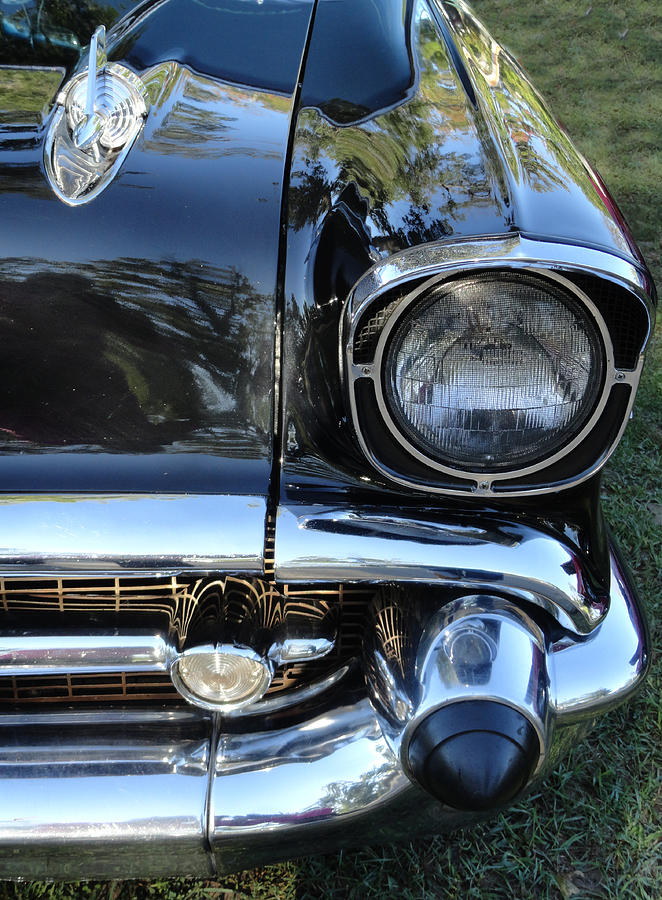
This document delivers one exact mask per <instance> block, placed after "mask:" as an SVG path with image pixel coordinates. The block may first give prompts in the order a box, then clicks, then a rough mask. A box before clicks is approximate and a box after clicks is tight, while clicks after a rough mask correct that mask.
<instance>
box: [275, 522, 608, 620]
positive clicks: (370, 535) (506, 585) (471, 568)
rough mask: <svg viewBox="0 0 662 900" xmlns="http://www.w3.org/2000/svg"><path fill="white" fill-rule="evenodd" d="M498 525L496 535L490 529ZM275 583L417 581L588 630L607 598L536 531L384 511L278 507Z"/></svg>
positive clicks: (553, 542)
mask: <svg viewBox="0 0 662 900" xmlns="http://www.w3.org/2000/svg"><path fill="white" fill-rule="evenodd" d="M490 528H491V529H492V530H491V531H490V530H489V529H490ZM274 570H275V577H276V580H277V581H281V582H286V583H295V582H303V583H312V582H335V581H339V582H347V581H352V582H369V583H370V582H373V583H385V582H389V583H393V582H396V583H418V584H431V585H437V586H439V587H449V586H450V587H460V588H462V589H463V590H464V591H466V592H471V591H477V592H489V591H490V590H492V591H500V592H503V591H506V592H508V593H509V594H512V595H515V596H518V597H520V598H521V599H525V600H528V601H529V602H532V603H535V604H537V605H538V606H541V607H543V608H544V609H546V610H547V611H548V612H549V613H551V615H552V616H554V617H555V618H556V619H557V620H558V621H559V622H560V624H561V625H563V626H564V627H565V628H569V629H570V630H572V631H574V632H576V633H579V634H587V633H588V632H590V631H592V630H593V628H595V627H596V625H597V624H598V623H599V622H600V620H601V619H602V617H603V616H604V614H605V612H606V610H607V606H608V597H607V594H606V592H605V594H604V595H602V596H593V597H591V596H588V595H587V587H586V584H585V577H584V576H585V573H582V572H580V571H578V567H577V558H576V556H575V555H574V554H573V553H572V551H571V550H570V548H567V547H565V546H563V545H562V544H561V543H559V541H558V540H556V539H555V538H553V537H551V536H550V535H547V534H545V533H544V532H540V531H537V530H535V529H533V528H531V527H527V526H523V525H519V524H516V523H513V524H512V525H510V526H508V527H507V528H506V527H502V528H500V527H499V526H498V524H497V523H492V522H490V521H489V520H485V521H483V520H481V521H477V522H476V524H475V526H473V527H471V526H465V525H458V524H452V523H448V522H439V521H435V520H434V519H432V518H430V519H426V518H424V517H423V516H417V517H416V518H407V517H405V515H402V514H398V513H396V512H386V511H384V510H378V509H362V510H356V509H351V508H348V507H324V506H321V505H319V506H306V505H303V504H302V505H298V504H297V505H295V504H291V505H289V506H281V507H279V509H278V515H277V518H276V545H275V558H274Z"/></svg>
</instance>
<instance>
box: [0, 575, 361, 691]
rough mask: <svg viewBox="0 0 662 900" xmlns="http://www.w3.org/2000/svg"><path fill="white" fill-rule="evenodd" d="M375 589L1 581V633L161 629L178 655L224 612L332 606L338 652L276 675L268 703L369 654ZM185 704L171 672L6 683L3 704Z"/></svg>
mask: <svg viewBox="0 0 662 900" xmlns="http://www.w3.org/2000/svg"><path fill="white" fill-rule="evenodd" d="M373 594H374V588H364V587H357V586H349V587H348V586H344V585H338V584H335V585H327V586H320V585H315V586H302V585H296V586H294V585H292V586H290V585H276V583H275V582H274V581H273V580H260V579H242V578H236V577H233V576H223V577H219V578H204V579H201V578H200V579H186V578H179V577H176V576H172V577H156V578H153V579H150V580H144V579H138V578H124V577H118V578H97V579H89V578H86V579H83V578H16V579H14V578H11V579H8V578H5V579H0V632H1V631H12V630H21V629H23V630H25V631H39V630H42V631H49V630H51V631H54V632H58V631H59V632H68V633H75V632H77V631H78V632H80V633H84V632H85V630H90V631H92V630H95V629H102V628H104V629H105V628H112V627H116V628H120V629H121V628H128V627H130V628H141V629H144V628H150V629H151V628H154V629H155V630H158V631H163V632H165V633H167V634H168V636H169V637H170V639H171V640H172V641H173V643H175V644H176V646H177V647H178V648H179V649H184V648H185V647H186V646H187V645H190V644H191V643H197V641H198V639H199V635H200V634H201V633H204V632H205V629H208V628H210V627H212V628H213V625H214V622H215V621H217V616H218V614H219V610H220V609H221V608H222V609H223V610H224V615H225V616H228V617H230V618H232V617H234V618H239V617H241V616H244V615H247V614H250V615H251V616H252V617H253V619H254V620H255V622H256V623H257V625H258V626H259V627H271V626H275V625H278V623H279V622H280V621H282V619H283V617H287V619H288V621H289V620H290V619H291V618H294V619H295V620H296V621H297V622H298V623H301V621H302V620H306V619H310V621H311V623H314V621H315V619H316V618H319V615H320V609H328V610H329V612H330V614H332V615H333V617H334V620H335V621H337V627H338V630H337V637H336V643H335V646H334V649H333V650H332V651H331V653H330V654H328V655H327V656H325V657H324V658H322V659H319V660H313V661H311V662H308V663H305V664H303V663H296V664H289V665H284V666H281V667H280V668H279V669H277V671H276V673H275V675H274V679H273V682H272V684H271V687H270V688H269V691H268V693H267V696H270V695H273V694H276V693H278V692H281V691H287V690H292V689H293V688H296V687H299V686H300V685H302V684H307V683H310V682H311V681H314V680H317V679H318V678H322V677H324V675H326V674H328V673H330V672H332V671H334V670H335V669H337V668H338V667H339V666H340V665H342V664H343V663H344V662H345V661H347V660H348V659H351V658H352V657H354V656H357V655H359V654H360V652H361V645H362V639H363V629H364V622H365V618H366V613H367V609H368V605H369V603H370V601H371V599H372V596H373ZM99 702H106V703H109V704H110V703H118V704H125V703H137V702H150V703H154V702H157V703H163V704H168V705H173V704H174V705H177V704H184V703H185V701H184V700H182V698H181V697H180V695H179V694H178V693H177V692H176V691H175V689H174V687H173V685H172V682H171V681H170V677H169V676H168V675H167V674H159V673H150V674H137V673H112V674H89V673H85V674H70V675H66V676H63V675H39V676H31V675H26V676H20V677H4V678H3V677H1V676H0V706H2V707H5V708H7V707H12V708H16V707H23V706H33V705H35V704H39V705H44V704H54V705H81V704H85V703H99Z"/></svg>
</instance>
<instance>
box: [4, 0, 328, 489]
mask: <svg viewBox="0 0 662 900" xmlns="http://www.w3.org/2000/svg"><path fill="white" fill-rule="evenodd" d="M311 9H312V0H265V2H264V3H262V4H261V5H257V6H256V5H255V4H251V8H250V13H251V14H250V15H247V14H246V13H247V12H248V11H249V10H248V9H247V5H246V4H245V3H241V2H238V0H234V2H233V0H229V2H224V3H223V4H222V6H219V7H214V6H213V5H206V4H194V3H190V2H186V0H169V2H153V3H148V4H143V5H141V6H139V7H138V8H137V9H136V10H135V11H134V12H133V13H131V14H130V15H129V16H128V17H125V18H124V19H123V20H122V22H121V23H120V25H119V26H118V27H116V28H115V29H114V30H113V31H112V32H111V33H110V34H109V40H108V51H109V59H110V60H113V61H118V62H120V63H122V64H124V65H126V66H128V67H130V68H132V69H133V70H134V71H136V72H138V73H140V74H141V76H143V77H144V73H150V75H149V81H150V91H151V94H152V106H151V109H150V114H149V116H148V117H147V120H146V122H145V126H144V129H143V130H142V132H141V134H140V135H139V137H138V139H137V141H136V143H135V145H134V146H133V148H132V149H131V152H130V154H129V157H128V158H127V160H126V161H125V163H124V165H123V167H122V169H121V171H120V173H119V175H118V177H117V178H116V179H115V180H114V181H113V182H112V183H111V184H110V185H109V186H108V187H107V188H106V189H105V190H104V191H103V192H102V193H101V194H100V195H99V196H98V197H96V198H95V199H94V200H93V201H92V202H89V203H87V204H85V205H81V206H77V207H74V208H72V207H69V206H67V205H65V204H64V203H62V202H61V201H60V200H58V199H57V198H56V196H55V194H54V193H53V192H52V190H51V189H50V187H49V185H48V183H47V181H46V179H45V177H44V174H43V168H42V153H43V139H44V133H45V129H46V127H47V125H48V115H49V112H48V111H49V110H50V109H51V108H52V98H53V95H54V93H55V91H56V90H57V87H58V82H59V80H60V77H61V76H60V74H58V73H57V72H55V71H54V70H53V69H47V68H45V67H36V66H33V67H32V68H31V70H30V71H29V77H30V79H31V81H30V90H31V92H32V95H33V96H32V97H31V98H30V99H29V101H28V100H26V99H25V97H26V91H21V90H19V89H18V88H20V87H21V85H18V87H17V86H16V85H14V86H13V88H12V89H10V90H7V91H5V92H4V93H3V95H2V98H1V99H2V100H3V101H4V107H5V109H4V110H3V112H2V116H1V117H0V167H1V171H2V175H3V176H4V178H3V182H4V184H5V185H6V186H7V187H6V188H5V189H4V191H3V192H2V195H1V202H2V210H3V215H2V218H3V222H4V223H5V228H4V229H3V241H2V248H3V251H2V260H1V261H0V339H2V341H3V343H4V345H5V348H7V347H8V346H9V347H10V348H11V349H10V352H6V353H4V354H3V356H2V362H0V367H1V370H2V371H1V372H0V377H1V379H2V384H3V402H2V404H1V406H0V452H1V453H2V454H3V456H4V459H3V465H2V466H1V467H0V490H34V489H38V490H47V491H49V490H54V491H57V490H74V491H76V490H95V491H96V490H99V491H106V490H165V491H217V492H232V491H245V492H249V493H257V492H261V493H265V492H266V491H267V490H268V484H269V475H270V468H271V456H272V445H271V442H272V431H273V428H272V418H273V395H274V331H275V321H276V293H277V282H278V265H279V235H280V220H281V204H282V194H283V184H284V179H285V177H286V172H285V167H286V158H287V146H288V136H289V127H290V120H291V116H292V110H293V103H294V93H295V86H296V83H297V76H298V72H299V68H300V62H301V57H302V54H303V50H304V47H305V44H306V36H307V32H308V27H309V18H310V14H311ZM81 37H82V40H81V43H82V44H85V43H86V42H87V40H89V36H88V35H82V36H81ZM14 61H16V62H17V63H20V62H21V59H20V54H19V57H18V58H17V59H16V60H14ZM25 72H26V70H25V69H20V68H19V67H18V66H17V68H16V69H14V70H10V71H9V74H8V73H7V70H5V73H4V77H5V79H6V78H10V79H12V78H13V79H14V81H15V80H16V79H18V80H19V81H21V79H25V78H27V77H28V76H27V75H26V74H25ZM21 83H22V82H21ZM10 87H11V85H10ZM37 95H39V96H38V97H37ZM35 97H37V99H36V100H35ZM40 103H45V104H46V116H44V115H42V114H40V113H35V112H33V111H32V110H34V109H35V108H36V109H39V108H40ZM13 106H18V107H21V106H23V107H27V108H19V109H13V108H11V107H13ZM7 107H9V108H7Z"/></svg>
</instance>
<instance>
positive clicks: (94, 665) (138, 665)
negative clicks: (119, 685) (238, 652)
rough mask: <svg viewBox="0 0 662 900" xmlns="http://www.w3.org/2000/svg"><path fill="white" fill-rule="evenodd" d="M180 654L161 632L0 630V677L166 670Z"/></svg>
mask: <svg viewBox="0 0 662 900" xmlns="http://www.w3.org/2000/svg"><path fill="white" fill-rule="evenodd" d="M176 656H177V651H176V650H175V648H174V647H173V646H172V645H171V644H169V643H168V641H167V640H166V639H165V638H164V637H163V636H162V635H160V634H154V633H151V634H150V633H149V632H133V633H126V634H101V633H97V634H95V633H90V632H88V633H86V634H68V635H65V634H20V635H12V634H9V635H8V634H0V678H7V677H9V676H12V677H19V676H21V675H67V674H71V675H81V674H83V673H86V672H90V673H91V672H98V673H100V674H103V673H109V672H167V671H168V668H169V666H170V664H171V663H172V661H173V660H174V659H175V657H176Z"/></svg>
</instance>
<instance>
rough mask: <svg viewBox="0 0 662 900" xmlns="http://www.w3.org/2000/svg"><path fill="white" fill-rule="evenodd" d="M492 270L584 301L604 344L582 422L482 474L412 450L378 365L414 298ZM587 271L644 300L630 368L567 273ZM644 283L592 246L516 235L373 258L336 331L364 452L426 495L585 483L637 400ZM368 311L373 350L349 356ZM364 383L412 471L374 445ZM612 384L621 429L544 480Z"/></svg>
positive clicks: (584, 433)
mask: <svg viewBox="0 0 662 900" xmlns="http://www.w3.org/2000/svg"><path fill="white" fill-rule="evenodd" d="M495 270H501V271H504V272H508V273H509V274H510V273H517V272H521V273H526V274H527V275H528V276H533V277H537V278H539V279H541V283H542V282H543V281H546V282H547V283H548V284H550V285H556V286H557V289H560V290H562V291H563V292H564V293H566V294H569V295H571V296H572V298H574V300H576V302H577V304H579V305H580V307H581V310H582V311H583V312H584V313H585V315H586V317H587V319H588V320H589V321H590V323H591V326H592V327H594V328H595V331H596V334H597V335H598V339H599V342H600V343H601V344H602V347H603V352H604V364H603V373H602V384H601V387H600V389H599V391H598V394H597V396H596V398H595V401H594V403H593V405H592V411H591V412H590V414H589V415H588V418H586V419H585V421H583V423H582V425H581V428H579V430H575V431H574V432H572V433H571V435H570V438H569V440H568V441H567V442H565V443H564V444H563V445H562V446H560V447H558V446H557V447H556V449H554V448H552V451H553V452H551V453H549V454H548V455H546V456H544V457H543V458H539V459H537V460H530V461H529V462H528V463H527V462H526V461H524V463H523V464H521V465H519V466H511V467H509V468H508V467H504V468H496V467H495V468H494V469H493V470H488V469H487V467H484V469H483V470H480V469H479V468H474V469H472V468H471V467H470V466H467V465H466V464H465V465H464V466H462V465H460V464H453V463H452V461H449V460H448V459H444V460H440V459H439V458H436V459H435V458H434V455H432V454H430V453H428V452H426V448H424V447H421V446H420V445H419V446H416V445H415V443H413V442H412V440H411V439H409V438H408V436H407V435H406V434H405V431H404V430H403V428H402V427H401V424H400V425H399V424H398V422H397V421H396V420H395V419H396V417H394V415H393V414H392V410H391V409H390V406H389V401H388V398H387V396H386V392H385V388H384V381H385V374H384V367H385V363H386V358H387V356H388V348H389V342H390V341H392V339H393V335H394V333H396V332H397V329H398V325H399V323H402V322H403V321H405V319H406V317H407V315H408V313H410V312H411V310H413V309H414V308H415V306H416V305H417V304H421V305H423V304H424V303H425V297H426V295H429V294H430V291H431V290H433V289H434V288H437V287H439V286H440V285H442V284H444V283H445V282H447V281H450V280H451V279H454V278H461V277H468V276H470V275H472V274H473V273H477V272H483V273H485V272H494V271H495ZM495 274H496V272H495ZM586 274H589V275H594V276H598V277H600V278H606V279H609V281H610V282H612V283H615V284H617V285H619V287H620V288H625V290H626V291H627V292H628V294H629V295H630V297H631V295H632V294H634V295H635V296H636V300H635V298H632V297H631V299H633V300H634V302H637V301H638V302H639V303H642V304H643V306H644V307H645V309H646V322H647V334H646V335H645V337H644V339H643V340H642V346H641V348H640V352H639V355H638V359H637V363H636V366H635V368H633V369H624V368H619V367H617V365H616V363H615V355H614V346H613V342H612V339H611V335H610V331H609V328H608V327H607V324H606V323H605V319H604V317H603V316H602V314H601V312H600V309H599V308H598V306H597V305H596V304H595V303H594V302H593V301H592V300H591V299H590V297H589V296H588V295H587V293H586V292H585V291H584V290H582V289H581V288H580V287H578V285H577V284H575V283H574V282H573V280H572V278H573V275H586ZM409 284H413V288H412V289H411V290H410V291H407V286H408V285H409ZM647 288H648V286H647V284H646V282H645V277H644V275H643V274H642V273H641V272H639V270H638V269H636V267H635V266H633V265H632V264H629V263H627V262H626V261H625V260H622V259H620V258H617V257H613V256H611V255H610V254H607V253H604V252H602V251H597V250H593V249H590V248H578V247H572V246H570V245H558V244H552V243H546V242H542V241H532V240H530V239H527V238H522V237H520V236H518V235H514V236H512V237H509V238H505V239H503V238H501V239H495V238H483V239H476V240H471V241H456V242H448V243H446V242H437V243H436V244H427V245H423V246H421V247H418V248H412V249H410V250H405V251H402V252H401V253H399V254H396V255H395V256H394V257H391V258H389V259H386V260H383V261H382V262H379V263H377V264H376V265H375V266H373V267H372V269H370V270H369V271H368V272H367V273H366V274H365V275H364V276H363V277H362V278H361V279H360V280H359V282H358V283H357V284H356V285H355V287H354V288H353V290H352V291H351V292H350V295H349V297H348V299H347V302H346V305H345V314H344V319H343V325H342V331H341V356H342V357H344V358H343V367H344V372H343V374H344V379H345V384H346V387H347V390H348V395H349V407H350V411H351V415H352V420H353V424H354V427H355V430H356V433H357V436H358V439H359V443H360V445H361V448H362V450H363V452H364V453H365V455H366V456H367V458H368V459H369V461H370V462H371V464H372V465H373V466H374V467H375V468H376V469H378V470H379V471H380V472H381V473H382V474H384V475H386V476H387V477H388V479H389V480H390V481H394V482H396V483H399V484H403V485H406V486H408V487H414V488H421V489H423V490H425V491H426V492H432V493H444V494H455V495H464V496H466V495H467V493H471V494H479V495H493V494H495V493H499V494H502V495H503V494H506V493H507V494H508V496H526V495H528V494H538V493H546V492H548V491H554V490H557V489H558V487H559V486H560V485H562V486H564V487H566V486H570V485H571V484H577V483H579V482H580V481H583V480H585V479H586V478H588V477H590V475H592V474H593V473H594V472H595V471H597V470H598V469H599V468H600V467H601V466H602V465H603V464H604V462H605V461H606V460H607V458H608V457H609V455H611V452H613V450H614V448H615V446H616V444H617V443H618V440H619V439H620V437H621V434H622V431H623V430H624V428H625V424H626V422H627V419H628V416H629V413H630V410H631V407H632V403H633V402H634V395H635V392H636V387H637V384H638V381H639V376H640V373H641V367H642V363H643V349H644V346H645V343H646V340H647V338H648V336H649V334H650V330H651V325H652V305H651V301H650V296H649V294H648V289H647ZM391 292H395V294H396V295H397V300H392V299H390V302H389V303H388V304H387V305H386V308H385V309H384V304H385V300H384V298H391V297H392V296H393V294H392V293H391ZM371 309H375V310H383V312H382V313H381V318H382V321H381V322H380V323H379V324H378V325H377V328H376V330H377V331H378V334H379V336H378V338H377V340H376V342H375V343H374V352H372V353H371V354H370V355H371V358H370V359H369V360H368V359H366V358H364V357H362V358H358V359H356V360H355V353H354V350H355V341H356V338H357V333H358V331H359V328H360V326H362V324H363V323H365V321H366V316H367V315H368V313H369V311H370V310H371ZM379 316H380V314H379V313H377V315H376V318H377V319H379ZM357 356H360V354H357ZM365 385H369V386H370V389H371V396H372V397H373V398H374V404H373V405H374V407H375V409H374V413H375V415H377V416H378V417H379V419H380V420H381V422H382V424H383V426H384V428H385V429H386V430H385V432H384V434H385V435H386V434H387V435H388V440H389V441H392V442H393V444H394V446H395V445H397V446H398V447H399V448H400V453H402V452H403V451H404V454H405V455H406V458H408V459H410V460H412V461H413V464H414V465H415V467H416V471H412V472H411V473H410V472H408V471H406V469H407V467H406V466H404V467H402V470H399V469H398V467H397V466H394V465H389V464H388V463H387V462H385V461H384V459H383V458H382V456H381V453H380V448H379V446H377V442H376V441H375V440H374V438H373V439H371V438H370V437H369V435H368V433H367V432H368V431H369V429H368V428H366V421H365V415H364V410H362V409H361V404H360V403H359V402H358V400H357V393H358V391H361V390H362V389H363V388H364V387H365ZM615 385H626V386H627V387H628V388H629V397H628V398H627V402H626V403H625V405H624V406H625V408H624V413H623V415H622V420H623V421H622V423H621V427H620V428H619V429H618V432H617V434H615V436H614V435H613V434H611V435H610V437H609V443H608V446H601V447H600V448H599V449H598V451H596V453H595V459H593V460H592V462H591V463H590V464H589V465H584V466H582V467H581V469H580V470H577V471H575V472H572V473H571V474H570V476H569V477H568V476H567V474H566V475H565V476H564V477H563V478H562V479H558V478H550V479H548V480H547V481H545V471H546V470H547V469H550V468H551V467H552V466H555V464H559V465H563V461H564V460H568V459H572V456H571V454H573V451H575V450H576V449H577V448H578V447H580V445H582V444H583V442H585V441H586V439H587V437H588V436H589V435H590V434H591V432H592V431H593V430H595V429H598V427H599V423H600V422H601V421H602V422H604V418H605V415H606V413H605V410H606V408H607V405H608V404H609V402H610V397H611V395H612V390H613V388H614V386H615ZM622 405H623V404H622ZM620 415H621V413H620V411H619V416H620ZM584 446H585V445H584ZM423 467H424V469H423ZM557 468H558V466H557ZM423 471H424V472H426V473H427V474H426V475H425V478H420V477H418V475H417V472H423ZM518 479H522V481H521V483H518Z"/></svg>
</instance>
